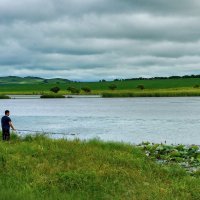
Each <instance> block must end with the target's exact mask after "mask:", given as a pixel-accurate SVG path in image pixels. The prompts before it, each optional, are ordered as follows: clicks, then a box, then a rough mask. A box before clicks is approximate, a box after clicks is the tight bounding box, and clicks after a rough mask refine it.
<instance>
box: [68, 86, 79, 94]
mask: <svg viewBox="0 0 200 200" xmlns="http://www.w3.org/2000/svg"><path fill="white" fill-rule="evenodd" d="M67 90H68V91H70V92H71V93H72V94H79V93H80V89H77V88H75V87H68V88H67Z"/></svg>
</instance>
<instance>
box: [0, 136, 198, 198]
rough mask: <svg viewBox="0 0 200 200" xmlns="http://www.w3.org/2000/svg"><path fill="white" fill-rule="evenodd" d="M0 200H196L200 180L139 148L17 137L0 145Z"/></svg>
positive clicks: (116, 144) (196, 176)
mask: <svg viewBox="0 0 200 200" xmlns="http://www.w3.org/2000/svg"><path fill="white" fill-rule="evenodd" d="M0 168H1V173H0V197H1V199H5V200H10V199H13V200H15V199H16V200H18V199H19V200H23V199H24V200H25V199H30V200H31V199H32V200H33V199H50V200H51V199H52V200H56V199H59V200H62V199H63V200H66V199H97V200H98V199H99V200H100V199H108V200H111V199H124V200H126V199H127V200H129V199H131V200H134V199H135V200H140V199H141V200H143V199H149V200H151V199H152V200H156V199H158V200H161V199H163V200H164V199H166V200H168V199H177V200H179V199H180V200H184V199H185V200H186V199H187V200H190V199H191V200H192V199H193V200H195V199H196V200H197V199H200V176H199V175H198V174H197V175H195V176H191V175H190V174H188V173H186V171H185V170H184V169H182V168H180V167H179V166H177V165H164V166H162V165H160V164H157V163H156V162H155V161H153V160H152V159H150V158H148V157H147V156H146V155H145V152H144V151H142V150H141V149H139V147H135V146H131V145H128V144H122V143H104V142H100V141H96V140H92V141H89V142H84V141H78V140H75V141H66V140H52V139H49V138H46V137H44V136H39V135H38V136H34V137H33V136H32V137H31V136H27V137H25V138H23V139H22V138H19V137H17V136H16V135H13V136H12V140H11V142H10V143H8V142H2V141H1V142H0Z"/></svg>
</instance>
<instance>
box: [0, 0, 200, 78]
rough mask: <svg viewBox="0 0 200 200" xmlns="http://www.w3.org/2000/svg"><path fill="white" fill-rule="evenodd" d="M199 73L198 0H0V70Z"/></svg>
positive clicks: (94, 74) (78, 74) (64, 74)
mask: <svg viewBox="0 0 200 200" xmlns="http://www.w3.org/2000/svg"><path fill="white" fill-rule="evenodd" d="M189 74H200V1H199V0H167V1H166V0H17V1H13V0H0V76H11V75H12V76H39V77H44V78H55V77H60V78H66V79H70V80H80V81H94V80H100V79H107V80H111V79H115V78H134V77H155V76H173V75H189Z"/></svg>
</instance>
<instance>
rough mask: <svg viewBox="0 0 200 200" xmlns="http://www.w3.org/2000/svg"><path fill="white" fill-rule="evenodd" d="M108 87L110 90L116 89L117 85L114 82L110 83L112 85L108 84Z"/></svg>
mask: <svg viewBox="0 0 200 200" xmlns="http://www.w3.org/2000/svg"><path fill="white" fill-rule="evenodd" d="M108 87H109V89H111V90H115V89H117V86H116V85H115V84H112V85H110V86H108Z"/></svg>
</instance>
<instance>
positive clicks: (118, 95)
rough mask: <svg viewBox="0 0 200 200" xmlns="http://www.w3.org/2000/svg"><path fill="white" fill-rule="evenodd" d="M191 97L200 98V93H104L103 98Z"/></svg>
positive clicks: (160, 91)
mask: <svg viewBox="0 0 200 200" xmlns="http://www.w3.org/2000/svg"><path fill="white" fill-rule="evenodd" d="M189 96H200V90H199V91H190V90H185V91H183V90H180V91H179V90H177V91H170V90H169V91H166V90H164V91H162V90H159V91H156V90H155V91H154V90H152V91H140V92H138V91H136V92H103V93H102V97H104V98H112V97H189Z"/></svg>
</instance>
